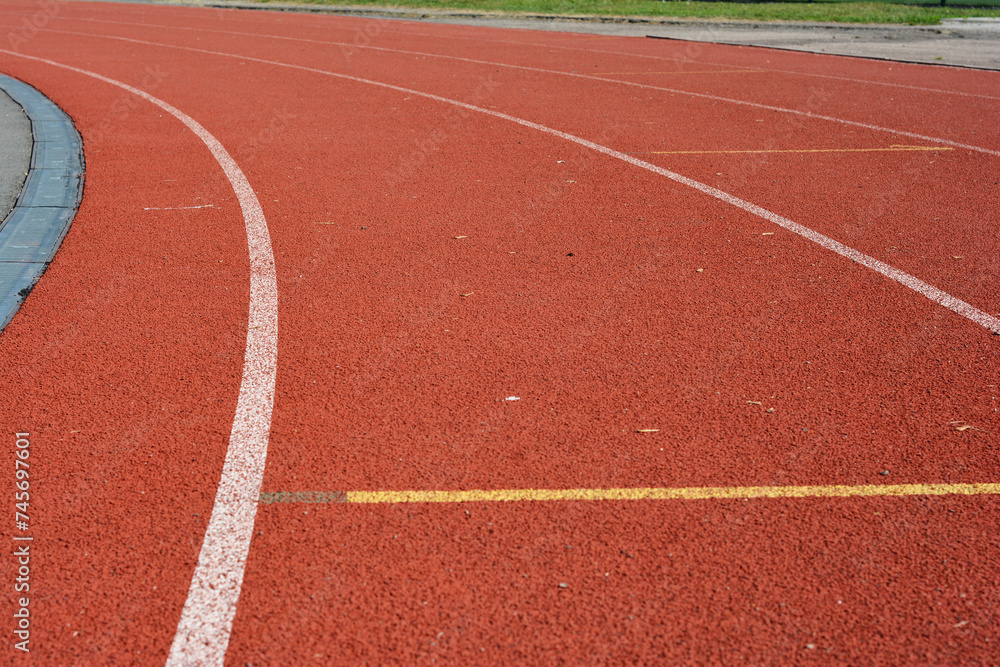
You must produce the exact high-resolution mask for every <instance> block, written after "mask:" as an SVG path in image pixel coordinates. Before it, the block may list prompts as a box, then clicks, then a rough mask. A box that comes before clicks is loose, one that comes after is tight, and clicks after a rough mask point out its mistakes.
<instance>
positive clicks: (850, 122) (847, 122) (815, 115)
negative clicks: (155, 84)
mask: <svg viewBox="0 0 1000 667" xmlns="http://www.w3.org/2000/svg"><path fill="white" fill-rule="evenodd" d="M47 30H48V32H57V33H63V34H67V35H79V36H82V37H99V38H104V39H114V40H119V41H122V42H132V43H135V44H145V45H149V46H160V47H165V48H171V49H184V50H187V51H195V52H199V53H209V54H212V55H220V56H228V57H230V58H244V59H247V60H252V61H254V62H262V63H268V64H271V65H280V66H283V67H299V68H300V69H303V70H305V71H309V72H321V73H323V74H327V75H329V76H340V77H344V78H347V79H353V80H355V81H363V82H365V83H371V84H373V85H379V86H387V87H390V88H394V89H395V90H408V89H406V88H400V87H393V86H392V85H391V84H387V83H380V82H376V81H368V80H367V79H359V78H355V77H351V76H348V75H346V74H335V73H333V72H327V71H324V70H318V69H314V68H311V67H305V66H299V65H291V64H288V63H280V62H276V61H272V60H261V59H259V58H253V57H251V56H238V55H235V54H231V53H221V52H219V51H208V50H205V49H196V48H193V47H188V46H177V45H174V44H163V43H161V42H149V41H146V40H142V39H131V38H129V37H117V36H114V35H95V34H92V33H86V32H75V31H72V30H55V29H47ZM213 32H229V31H213ZM232 34H240V35H246V36H259V35H255V34H254V33H235V32H234V33H232ZM275 37H278V38H279V39H286V40H291V41H296V42H308V43H315V44H324V45H327V46H340V47H349V48H351V49H371V50H373V51H384V52H388V53H400V54H404V55H411V56H423V57H426V58H442V59H445V60H455V61H458V62H466V63H471V64H474V65H489V66H490V67H505V68H508V69H516V70H522V71H525V72H537V73H539V74H555V75H558V76H568V77H573V78H576V79H586V80H588V81H600V82H601V83H612V84H617V85H622V86H631V87H633V88H642V89H643V90H656V91H659V92H663V93H670V94H672V95H683V96H687V97H696V98H700V99H706V100H712V101H713V102H725V103H727V104H738V105H740V106H746V107H751V108H754V109H763V110H764V111H775V112H778V113H787V114H793V115H796V116H802V117H805V118H811V119H812V120H823V121H827V122H830V123H840V124H842V125H850V126H851V127H861V128H864V129H866V130H872V131H874V132H889V133H891V134H898V135H899V136H902V137H909V138H911V139H920V140H921V141H933V142H936V143H940V144H945V145H947V146H955V147H956V148H964V149H966V150H970V151H975V152H977V153H985V154H986V155H992V156H995V157H1000V150H993V149H991V148H983V147H982V146H974V145H972V144H965V143H962V142H959V141H952V140H951V139H942V138H940V137H932V136H930V135H926V134H918V133H916V132H908V131H906V130H895V129H893V128H891V127H882V126H881V125H874V124H872V123H863V122H861V121H856V120H848V119H846V118H837V117H836V116H826V115H824V114H818V113H812V112H811V111H802V110H801V109H787V108H785V107H776V106H773V105H770V104H762V103H760V102H750V101H748V100H738V99H736V98H733V97H722V96H721V95H711V94H709V93H695V92H692V91H689V90H681V89H679V88H667V87H666V86H653V85H650V84H645V83H637V82H635V81H625V80H623V79H609V78H607V77H604V76H591V75H589V74H580V73H578V72H564V71H561V70H552V69H543V68H541V67H529V66H527V65H510V64H507V63H498V62H494V61H491V60H477V59H475V58H463V57H461V56H448V55H442V54H439V53H430V52H425V51H406V50H402V49H390V48H386V47H382V46H370V45H369V46H360V45H357V44H350V43H348V42H328V41H321V40H315V39H307V38H304V37H280V36H275ZM418 94H421V95H425V96H426V95H428V94H427V93H418ZM438 99H441V100H443V99H445V98H438Z"/></svg>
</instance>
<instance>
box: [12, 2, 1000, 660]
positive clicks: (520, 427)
mask: <svg viewBox="0 0 1000 667" xmlns="http://www.w3.org/2000/svg"><path fill="white" fill-rule="evenodd" d="M40 11H41V12H42V14H38V12H40ZM46 11H47V12H48V13H45V12H46ZM32 16H35V23H36V27H37V29H36V30H28V29H27V28H25V24H24V23H23V21H24V20H25V18H28V19H29V20H31V17H32ZM38 16H41V17H42V18H41V19H39V18H38ZM12 35H13V36H14V38H13V39H12V37H11V36H12ZM0 36H3V39H2V40H0V49H3V51H0V70H2V71H3V72H4V73H6V74H9V75H12V76H15V77H18V78H20V79H23V80H25V81H27V82H29V83H31V84H32V85H34V86H36V87H37V88H39V89H40V90H42V91H43V92H44V93H45V94H47V95H48V96H49V97H50V98H52V99H53V100H54V101H55V102H56V103H58V104H59V105H60V106H61V107H62V108H63V109H65V110H66V111H67V112H68V113H69V114H70V115H71V116H72V117H73V119H74V120H75V122H76V123H77V126H78V128H79V130H80V132H81V134H82V136H83V138H84V144H85V151H86V159H87V179H86V191H85V193H84V198H83V202H82V205H81V208H80V212H79V214H78V216H77V218H76V221H75V222H74V224H73V227H72V229H71V230H70V233H69V234H68V236H67V237H66V240H65V242H64V243H63V246H62V248H61V250H60V252H59V254H58V256H57V257H56V260H55V261H54V262H53V264H52V265H51V266H50V268H49V270H48V272H47V273H46V274H45V276H44V277H43V279H42V280H41V282H40V283H39V285H38V286H37V287H36V289H35V290H34V292H32V294H31V295H30V297H29V298H28V300H27V301H26V303H25V305H24V307H23V308H22V310H21V311H20V313H19V314H18V315H17V316H16V317H15V319H14V320H13V322H12V323H11V324H10V325H9V326H8V328H7V329H6V330H5V331H4V332H3V334H2V335H0V368H3V372H2V374H0V396H2V398H0V424H2V425H3V429H4V430H5V432H9V435H8V436H6V437H7V440H8V442H9V445H8V447H7V448H6V450H5V451H8V453H9V457H10V459H13V456H14V451H15V445H14V435H13V434H14V432H20V431H25V432H30V433H31V443H32V444H31V447H32V449H31V461H32V466H33V467H32V472H33V475H35V476H34V477H33V478H32V479H33V485H32V491H33V495H32V498H31V501H32V505H31V508H32V512H33V514H32V525H31V530H32V535H33V536H35V541H34V542H33V543H32V549H33V551H32V560H31V581H30V585H31V595H32V599H31V603H30V605H31V606H30V609H31V614H32V625H31V630H32V635H31V644H30V648H31V652H30V654H28V655H23V654H22V653H21V652H20V651H18V650H16V649H15V648H14V642H15V641H16V640H15V639H13V635H12V634H10V633H8V632H7V630H6V629H3V628H0V629H2V630H3V632H4V637H5V641H7V644H8V646H7V647H6V648H7V651H6V653H5V654H4V659H5V660H7V661H9V662H11V663H13V664H29V663H37V664H81V665H84V664H147V663H149V664H162V663H163V662H164V661H165V660H166V659H167V656H168V653H169V652H170V650H171V645H172V643H174V642H175V637H177V636H178V624H179V623H180V622H181V615H182V609H183V608H184V606H185V601H186V600H187V599H188V596H189V592H190V589H191V586H192V577H193V576H194V573H195V568H196V565H197V563H198V559H199V553H200V551H201V550H202V543H203V541H204V539H205V534H206V528H207V524H208V519H209V516H210V515H211V514H212V511H213V505H214V503H215V501H216V491H217V489H218V487H219V480H220V475H222V474H223V470H222V469H223V461H224V459H225V457H226V453H227V449H229V448H230V435H231V432H232V431H233V429H234V414H236V413H237V400H238V397H239V396H240V391H241V389H240V387H241V378H243V376H244V370H245V359H244V352H245V349H246V341H247V337H248V335H249V336H250V338H251V339H252V340H254V339H255V338H254V337H255V336H265V334H260V333H255V332H258V327H261V326H263V325H261V324H258V323H255V322H256V320H254V317H253V316H251V317H250V318H249V319H248V303H249V302H250V299H251V294H250V280H249V277H250V275H251V263H250V259H249V255H248V245H247V231H246V226H247V223H246V222H245V219H244V212H242V211H241V202H240V200H238V198H237V194H236V192H234V188H233V185H232V183H231V182H230V180H229V179H228V178H227V175H226V173H225V172H224V171H223V169H222V168H221V167H220V163H219V162H218V161H217V160H216V158H215V157H213V154H212V153H211V152H210V151H209V149H208V147H207V146H206V143H205V141H204V138H203V137H199V136H198V134H197V133H196V132H195V131H193V130H192V126H190V125H185V124H184V123H182V122H181V121H180V120H178V118H177V117H175V116H173V115H171V113H170V112H169V110H167V109H164V108H163V107H161V106H157V105H156V104H153V103H151V102H150V101H149V99H145V98H142V97H140V96H138V95H136V94H134V93H132V92H129V91H127V90H125V89H123V88H121V87H119V86H117V85H115V84H114V83H111V82H110V81H114V82H120V83H122V84H125V85H127V86H132V87H134V88H136V89H138V90H141V91H143V92H144V93H146V94H147V95H149V96H152V97H154V98H156V99H158V100H161V101H162V102H164V103H166V104H167V105H170V107H172V108H174V109H176V110H178V112H179V113H183V114H186V115H187V116H188V117H190V118H191V119H193V121H194V122H196V123H197V124H200V126H202V127H203V128H204V130H205V131H206V133H207V135H210V136H211V137H214V138H215V139H216V140H217V141H218V142H219V143H220V144H221V146H222V147H224V149H225V150H226V151H228V154H229V155H231V156H232V161H233V163H234V164H235V165H236V166H237V167H238V169H239V170H241V171H242V173H244V174H245V176H246V179H247V182H248V184H249V187H250V188H252V192H253V194H254V195H255V197H256V198H257V200H259V202H260V205H261V209H262V211H263V215H264V217H265V218H266V223H267V228H268V230H269V234H270V240H271V243H272V245H273V257H274V262H275V268H276V278H277V282H276V285H277V299H278V333H277V374H276V384H275V386H274V401H273V414H272V416H271V419H270V421H269V422H268V423H265V424H264V428H265V429H266V428H267V427H268V426H269V441H268V451H267V464H266V469H265V470H264V476H263V482H262V485H261V486H260V488H259V491H260V492H262V493H263V494H264V496H262V498H265V499H267V500H275V499H278V500H288V499H292V500H294V499H296V498H297V499H299V500H303V499H306V500H317V499H325V500H330V499H333V500H342V499H344V498H345V497H352V496H351V495H350V494H354V493H357V492H369V491H479V492H486V491H495V490H500V491H509V490H520V491H524V490H539V489H540V490H560V489H593V490H595V493H596V494H598V495H600V493H602V490H607V489H626V490H639V491H633V492H630V493H633V494H635V493H640V492H641V490H643V489H650V488H659V489H662V488H667V489H701V488H704V487H709V488H712V489H721V490H722V491H720V492H718V493H716V495H725V490H726V489H734V488H736V489H737V490H738V489H741V488H745V487H777V488H787V487H801V486H812V487H817V488H818V489H820V490H819V491H816V492H815V493H813V496H816V494H820V497H777V498H719V497H711V498H702V499H692V498H687V499H676V500H613V499H611V500H609V499H604V500H553V501H532V500H520V501H511V502H496V501H490V500H489V499H488V498H487V496H485V495H483V494H480V495H478V496H477V495H475V494H473V496H470V497H468V498H466V499H465V501H464V502H442V503H425V502H390V501H391V500H392V499H391V498H388V499H387V497H386V496H379V497H369V499H376V500H377V499H379V498H381V499H382V500H386V502H372V503H361V504H354V503H347V504H344V503H341V502H319V503H317V502H261V503H260V505H259V506H258V507H256V517H255V522H256V523H255V525H254V526H253V534H252V537H253V539H252V542H251V543H250V547H249V556H248V559H247V562H246V570H245V577H244V579H243V582H242V589H241V591H240V595H239V602H238V605H237V607H236V614H235V619H234V620H233V622H232V634H231V637H228V636H227V637H224V639H225V640H226V641H225V642H223V644H222V646H221V649H220V650H221V651H223V652H225V656H226V657H225V661H226V663H227V664H233V665H246V664H252V665H269V664H355V663H365V662H371V663H377V664H432V663H447V664H511V663H514V664H552V663H561V662H568V663H598V664H618V663H644V664H656V663H671V664H672V663H682V662H683V663H687V662H690V663H726V664H731V663H738V662H755V663H793V662H794V663H806V662H817V663H831V664H876V663H877V664H926V663H965V664H986V663H990V662H992V661H993V660H995V658H994V656H995V655H996V651H997V649H996V645H997V643H998V642H1000V632H998V628H1000V556H998V553H1000V552H998V547H1000V534H998V531H997V525H998V520H1000V507H998V498H997V486H996V485H997V483H998V482H1000V460H998V442H1000V437H998V433H1000V418H998V412H997V410H998V402H997V399H996V396H997V384H1000V378H998V355H997V346H998V345H1000V337H998V336H994V335H991V332H990V330H989V329H990V322H994V321H995V319H993V318H995V317H996V316H997V315H998V314H1000V281H998V273H1000V271H998V270H1000V259H998V257H1000V247H998V243H1000V242H998V238H1000V237H998V234H997V231H998V226H1000V214H998V207H997V204H996V202H997V201H998V199H1000V186H998V179H997V176H996V174H997V173H1000V170H998V163H1000V154H998V153H1000V123H998V122H997V120H998V117H997V112H996V108H997V101H998V99H1000V74H997V73H993V72H982V71H971V70H961V69H956V68H945V67H929V66H918V65H902V64H898V63H886V62H877V61H865V60H860V59H851V58H840V57H829V56H819V55H809V54H802V53H790V52H779V51H768V50H764V49H755V48H741V47H730V46H713V45H704V44H691V43H685V42H673V41H664V40H642V39H632V38H616V37H600V36H583V35H568V34H557V33H531V32H525V31H508V30H494V29H486V28H468V27H456V26H444V25H430V24H424V23H409V22H393V21H383V20H376V19H353V18H338V17H326V16H309V15H297V14H283V13H267V12H238V11H221V10H219V11H217V10H203V9H190V8H177V7H156V6H132V5H124V4H86V3H59V4H54V5H52V8H50V9H49V10H40V9H39V6H38V5H35V4H33V3H23V2H5V3H4V4H3V5H0ZM362 47H377V48H362ZM39 59H43V60H44V61H48V62H43V60H39ZM65 66H69V67H71V68H76V69H75V70H74V69H67V68H66V67H65ZM79 70H85V71H86V72H91V73H94V74H97V75H100V76H101V77H105V80H100V79H95V78H94V77H93V76H90V75H88V74H86V73H83V72H81V71H79ZM337 75H347V76H348V77H355V78H354V79H350V78H343V76H337ZM109 80H110V81H109ZM377 84H383V85H377ZM637 84H638V85H637ZM387 86H388V87H387ZM428 96H437V97H438V98H446V100H453V101H458V102H462V103H465V104H467V105H471V106H473V107H476V109H471V108H469V107H462V106H456V105H455V104H452V103H449V102H448V101H445V100H444V99H435V98H433V97H428ZM491 113H492V114H493V115H490V114H491ZM498 114H500V115H498ZM501 115H505V116H504V117H502V116H501ZM509 117H513V118H516V119H522V120H524V121H529V122H530V123H534V124H537V125H540V126H544V127H545V128H551V129H553V130H556V131H558V132H563V133H568V134H571V135H573V136H574V137H577V138H580V139H583V140H585V141H589V142H593V143H594V144H597V145H600V146H601V147H605V148H606V149H609V150H610V151H616V152H618V153H621V154H625V155H623V156H619V157H616V155H613V154H608V153H607V152H604V153H602V152H599V151H597V150H594V148H592V147H588V146H585V145H581V144H580V143H578V142H574V141H572V140H570V139H567V138H566V137H565V136H559V135H557V134H553V133H551V132H546V131H543V130H542V129H539V128H538V127H534V126H529V125H525V124H519V123H517V122H515V121H514V120H511V119H510V118H509ZM887 130H895V132H890V131H887ZM621 157H630V159H632V160H641V161H644V162H646V163H649V164H650V165H652V166H653V167H656V168H660V169H662V170H669V171H670V172H672V173H675V174H679V175H681V176H684V177H687V178H690V179H693V180H694V181H697V182H698V183H701V184H705V185H706V186H708V187H710V188H716V189H717V190H718V191H719V192H722V193H726V194H727V196H728V197H729V200H724V199H719V198H718V197H713V196H710V194H706V193H705V192H703V191H698V190H696V189H693V188H692V187H689V186H688V185H684V184H683V183H679V182H677V181H675V180H671V179H670V178H669V177H667V176H664V175H663V174H661V173H656V172H654V171H650V170H649V169H648V168H643V167H642V166H637V165H635V164H632V163H629V162H627V161H625V160H623V159H621ZM242 196H244V198H245V197H247V196H248V195H247V194H246V193H245V192H244V193H243V195H242ZM736 199H738V200H740V201H743V202H747V203H748V204H752V205H755V206H759V207H762V208H763V209H766V210H767V211H769V212H772V213H773V214H776V215H777V216H782V218H784V219H787V220H790V221H793V222H794V223H797V224H799V225H803V226H805V227H807V228H809V229H811V230H813V231H814V232H815V233H817V234H820V235H823V237H824V238H827V239H832V240H833V241H836V242H838V243H840V244H843V245H844V246H845V247H849V248H851V249H853V251H856V252H858V253H863V254H864V255H866V256H869V257H871V258H874V259H875V260H878V261H879V262H882V263H884V265H886V266H889V267H893V268H894V269H895V270H898V271H900V272H904V273H905V274H906V275H907V276H909V277H910V278H912V279H913V280H916V281H919V282H920V284H925V285H929V286H933V287H934V288H936V289H938V290H941V291H942V292H943V293H945V294H946V295H948V296H949V297H951V298H953V299H957V300H960V301H961V302H963V303H965V304H967V305H968V306H969V307H970V308H972V309H973V310H974V311H975V312H977V313H979V314H980V315H981V316H982V317H980V319H981V320H982V321H980V322H979V323H977V322H976V321H972V320H970V319H969V317H967V316H966V315H968V311H967V312H966V313H965V315H963V314H962V313H961V312H955V311H954V310H950V309H948V308H946V307H944V306H942V305H940V304H939V303H936V302H934V301H932V300H930V299H928V298H926V297H925V296H924V295H921V294H919V293H917V292H915V291H914V290H913V289H911V288H910V287H908V286H906V285H904V284H901V283H900V282H894V281H893V280H890V279H889V278H887V277H885V276H884V275H882V274H880V273H878V272H876V271H873V270H871V269H869V268H865V267H864V266H861V265H859V264H857V263H855V262H854V261H851V260H850V259H846V258H845V257H843V256H841V255H838V254H836V253H835V252H832V251H831V250H830V249H829V248H827V247H822V246H821V245H818V244H817V243H815V242H813V241H811V240H808V239H807V238H803V237H802V236H800V235H796V234H794V233H792V232H790V231H788V230H787V229H785V228H783V227H781V226H778V225H776V224H774V223H773V222H772V221H769V220H767V219H764V218H762V217H760V216H759V215H757V214H755V213H754V212H752V211H748V210H745V208H739V207H738V206H734V205H733V203H734V201H735V200H736ZM244 203H245V201H244ZM255 275H256V274H255ZM904 282H905V281H904ZM912 284H915V283H911V286H912ZM960 310H961V309H960ZM983 317H985V318H986V319H985V320H983V319H982V318H983ZM983 322H985V324H984V323H983ZM251 361H252V360H251ZM265 393H266V392H265ZM511 397H517V398H518V399H519V400H507V399H508V398H511ZM239 419H240V418H239V417H237V420H236V421H237V422H239ZM640 431H646V432H640ZM11 475H13V473H11ZM11 479H12V480H13V476H12V477H11ZM963 484H964V485H979V486H975V487H974V488H975V489H977V490H978V491H976V492H974V493H971V494H969V495H955V494H950V495H941V496H938V495H932V494H931V492H930V491H928V489H931V486H929V485H948V486H947V488H948V489H955V488H958V485H963ZM871 485H877V487H884V486H885V485H909V486H907V487H906V488H908V489H911V490H914V489H915V491H912V493H911V495H905V496H894V497H882V496H877V495H872V494H874V493H877V492H878V488H875V487H872V486H871ZM963 488H973V487H963ZM838 489H839V490H844V489H848V490H850V489H853V490H854V491H855V492H858V493H860V494H861V495H859V496H857V497H831V496H830V495H829V494H834V495H835V494H836V492H837V490H838ZM873 489H874V490H873ZM824 490H825V491H824ZM921 490H924V491H926V492H924V491H921ZM301 492H307V495H305V496H302V495H300V496H297V497H296V496H294V495H278V496H275V494H294V493H301ZM316 492H320V493H319V494H317V493H316ZM253 493H254V494H256V490H253ZM908 493H909V492H908ZM345 494H347V495H346V496H345ZM823 494H827V495H826V496H824V495H823ZM353 497H357V496H353ZM15 534H16V532H15V531H13V529H12V531H11V535H15ZM15 569H16V564H15V563H14V560H13V559H12V558H11V557H4V558H3V559H0V572H3V582H4V595H5V598H4V599H5V607H4V608H5V609H8V610H11V612H10V614H8V615H7V617H8V619H10V618H12V616H11V615H12V614H13V612H14V610H15V609H16V607H15V604H16V602H17V600H16V594H15V593H14V592H13V582H14V579H15ZM8 622H10V621H8ZM198 622H200V621H198ZM223 625H225V624H223ZM12 628H13V625H12ZM223 634H225V633H223ZM217 648H218V647H217ZM198 655H202V654H199V653H197V651H195V652H194V653H185V654H182V655H179V657H178V656H175V658H178V662H176V663H175V664H184V659H183V658H185V657H186V659H187V662H188V663H189V664H195V663H197V661H198V659H199V658H198V657H197V656H198ZM206 655H207V654H206ZM192 656H195V657H192Z"/></svg>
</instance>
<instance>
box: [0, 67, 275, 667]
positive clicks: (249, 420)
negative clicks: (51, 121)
mask: <svg viewBox="0 0 1000 667" xmlns="http://www.w3.org/2000/svg"><path fill="white" fill-rule="evenodd" d="M0 53H7V54H10V55H12V56H18V57H21V58H28V59H30V60H35V61H38V62H41V63H45V64H47V65H52V66H54V67H61V68H63V69H67V70H70V71H72V72H77V73H79V74H85V75H86V76H90V77H93V78H95V79H98V80H99V81H103V82H105V83H109V84H111V85H113V86H117V87H119V88H122V89H124V90H127V91H128V92H130V93H132V94H133V95H137V96H139V97H141V98H143V99H144V100H147V101H149V102H151V103H153V104H155V105H156V106H158V107H160V108H161V109H163V110H164V111H166V112H167V113H169V114H171V115H172V116H174V117H175V118H177V119H178V120H179V121H181V122H182V123H184V124H185V125H186V126H187V127H188V128H189V129H190V130H191V131H192V132H194V133H195V134H196V135H197V136H198V138H199V139H201V140H202V141H203V142H205V145H206V146H207V147H208V150H209V151H211V153H212V156H213V157H214V158H215V159H216V161H217V162H218V163H219V166H220V167H222V170H223V171H224V172H225V174H226V177H227V178H228V179H229V182H230V183H231V184H232V187H233V191H234V192H235V193H236V198H237V199H238V200H239V202H240V208H241V209H242V210H243V218H244V220H245V221H246V230H247V244H248V245H249V249H250V315H249V320H248V324H247V327H248V328H247V346H246V356H245V357H244V359H243V380H242V382H241V384H240V394H239V399H238V401H237V403H236V416H235V418H234V419H233V429H232V433H231V434H230V436H229V449H228V451H227V452H226V462H225V464H224V465H223V468H222V479H221V481H220V482H219V488H218V491H217V492H216V495H215V505H214V506H213V508H212V517H211V518H210V519H209V522H208V529H207V531H206V532H205V541H204V543H203V544H202V547H201V553H200V554H199V556H198V566H197V568H196V569H195V572H194V576H193V578H192V581H191V589H190V591H189V592H188V597H187V602H186V603H185V604H184V611H183V612H182V614H181V619H180V623H179V624H178V626H177V634H176V635H175V636H174V641H173V645H172V646H171V647H170V656H169V657H168V659H167V665H222V663H223V658H224V657H225V655H226V647H227V646H228V644H229V635H230V632H231V631H232V627H233V616H234V615H235V614H236V602H237V601H238V600H239V596H240V587H241V586H242V584H243V571H244V569H245V567H246V559H247V553H248V551H249V549H250V538H251V536H252V535H253V524H254V518H255V516H256V514H257V500H258V498H259V496H260V485H261V481H262V479H263V477H264V463H265V461H266V459H267V442H268V436H269V434H270V431H271V410H272V408H273V405H274V382H275V373H276V370H277V360H278V284H277V280H276V276H275V267H274V253H273V252H272V251H271V236H270V234H269V233H268V230H267V220H265V219H264V212H263V210H261V207H260V202H258V201H257V195H256V194H254V191H253V188H251V187H250V183H249V182H248V181H247V179H246V176H244V175H243V171H242V170H240V168H239V166H238V165H237V164H236V162H235V160H233V158H232V157H231V156H230V155H229V153H228V152H227V151H226V149H225V148H223V146H222V144H220V143H219V142H218V140H217V139H216V138H215V137H214V136H212V135H211V134H210V133H209V132H208V130H206V129H205V128H203V127H202V126H201V125H200V124H198V122H197V121H195V120H194V119H193V118H191V117H190V116H188V115H186V114H185V113H183V112H182V111H180V110H178V109H176V108H174V107H173V106H171V105H170V104H168V103H166V102H164V101H163V100H161V99H159V98H156V97H153V96H152V95H150V94H149V93H146V92H144V91H142V90H139V89H138V88H133V87H132V86H130V85H128V84H125V83H122V82H120V81H116V80H114V79H109V78H108V77H106V76H102V75H100V74H97V73H95V72H89V71H87V70H84V69H79V68H77V67H72V66H70V65H64V64H62V63H57V62H54V61H51V60H46V59H45V58H38V57H35V56H28V55H24V54H20V53H15V52H13V51H6V50H4V49H0Z"/></svg>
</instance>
